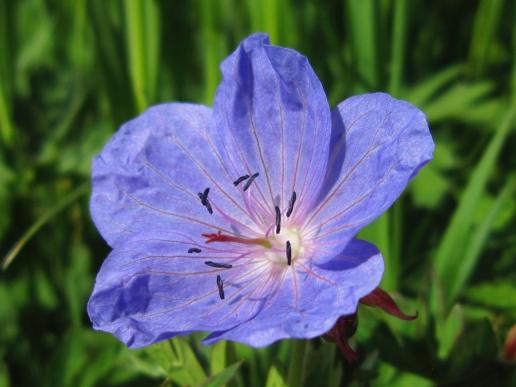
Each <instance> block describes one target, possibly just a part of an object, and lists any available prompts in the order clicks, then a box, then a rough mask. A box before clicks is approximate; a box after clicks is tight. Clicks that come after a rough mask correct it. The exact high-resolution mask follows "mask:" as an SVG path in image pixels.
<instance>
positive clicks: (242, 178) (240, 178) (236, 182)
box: [233, 175, 249, 187]
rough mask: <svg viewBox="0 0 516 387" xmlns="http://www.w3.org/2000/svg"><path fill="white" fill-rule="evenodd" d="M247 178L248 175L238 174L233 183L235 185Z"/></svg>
mask: <svg viewBox="0 0 516 387" xmlns="http://www.w3.org/2000/svg"><path fill="white" fill-rule="evenodd" d="M247 179H249V175H244V176H240V177H239V178H238V179H236V180H235V181H234V182H233V184H234V185H235V187H236V186H237V185H239V184H240V183H241V182H243V181H244V180H247Z"/></svg>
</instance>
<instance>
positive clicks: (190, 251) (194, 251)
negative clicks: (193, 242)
mask: <svg viewBox="0 0 516 387" xmlns="http://www.w3.org/2000/svg"><path fill="white" fill-rule="evenodd" d="M201 251H202V250H201V249H198V248H197V247H192V248H190V249H188V254H192V253H200V252H201Z"/></svg>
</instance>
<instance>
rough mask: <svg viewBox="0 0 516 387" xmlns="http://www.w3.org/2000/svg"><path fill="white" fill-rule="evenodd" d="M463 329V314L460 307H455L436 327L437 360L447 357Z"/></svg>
mask: <svg viewBox="0 0 516 387" xmlns="http://www.w3.org/2000/svg"><path fill="white" fill-rule="evenodd" d="M463 327H464V313H463V311H462V308H461V307H460V306H458V305H455V306H454V307H453V308H452V310H451V312H450V314H449V315H448V316H447V317H446V320H445V321H444V322H442V323H440V324H437V326H436V338H437V343H438V352H437V356H438V357H439V359H441V360H444V359H446V358H447V357H448V356H449V354H450V352H451V350H452V349H453V346H454V345H455V342H456V341H457V339H458V337H459V335H460V334H461V332H462V329H463Z"/></svg>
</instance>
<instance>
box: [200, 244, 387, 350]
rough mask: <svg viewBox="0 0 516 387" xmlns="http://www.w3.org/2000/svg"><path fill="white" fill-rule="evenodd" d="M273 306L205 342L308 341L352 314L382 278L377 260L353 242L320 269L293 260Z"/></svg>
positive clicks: (366, 248)
mask: <svg viewBox="0 0 516 387" xmlns="http://www.w3.org/2000/svg"><path fill="white" fill-rule="evenodd" d="M294 266H296V268H295V275H293V272H292V270H289V271H288V272H287V273H286V275H285V277H284V279H283V283H282V286H281V289H280V290H279V296H278V297H277V298H276V299H275V301H274V302H272V303H270V304H269V305H268V306H267V307H265V308H263V309H262V310H261V311H260V313H258V314H257V315H256V316H255V317H254V318H253V319H251V320H249V321H246V322H244V323H242V324H239V325H238V326H236V327H235V328H232V329H229V330H226V331H223V330H219V331H218V332H213V333H212V334H210V335H209V336H208V337H206V338H205V339H204V342H205V343H206V344H213V343H215V342H217V341H219V340H233V341H239V342H242V343H245V344H248V345H250V346H253V347H263V346H266V345H269V344H270V343H272V342H274V341H276V340H280V339H283V338H305V339H309V338H313V337H317V336H320V335H322V334H324V333H326V332H327V331H329V330H330V329H331V328H332V326H333V325H334V324H335V322H336V320H337V319H338V318H339V317H340V316H343V315H348V314H352V313H355V311H356V309H357V305H358V301H359V299H360V298H362V297H363V296H365V295H367V294H369V293H370V292H371V291H373V290H374V289H375V288H376V287H377V286H378V284H379V283H380V280H381V278H382V274H383V259H382V256H381V254H380V252H379V251H378V249H377V248H376V247H375V246H374V245H372V244H370V243H368V242H365V241H361V240H357V239H354V240H352V241H351V242H350V243H349V244H348V245H347V247H346V249H345V250H344V251H343V252H342V253H341V254H339V256H337V257H334V258H333V259H332V260H331V261H329V262H327V263H325V264H323V265H319V266H316V265H311V264H310V263H301V264H298V262H296V263H295V264H294Z"/></svg>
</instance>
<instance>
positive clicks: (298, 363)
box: [287, 340, 308, 387]
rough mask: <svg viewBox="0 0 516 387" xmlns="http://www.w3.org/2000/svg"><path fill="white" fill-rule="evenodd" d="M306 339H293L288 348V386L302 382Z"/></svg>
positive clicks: (295, 386)
mask: <svg viewBox="0 0 516 387" xmlns="http://www.w3.org/2000/svg"><path fill="white" fill-rule="evenodd" d="M307 342H308V341H307V340H294V341H293V342H292V347H291V349H290V364H289V368H288V383H287V385H288V386H289V387H298V386H302V385H303V384H302V383H303V372H304V359H305V354H306V349H307Z"/></svg>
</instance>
